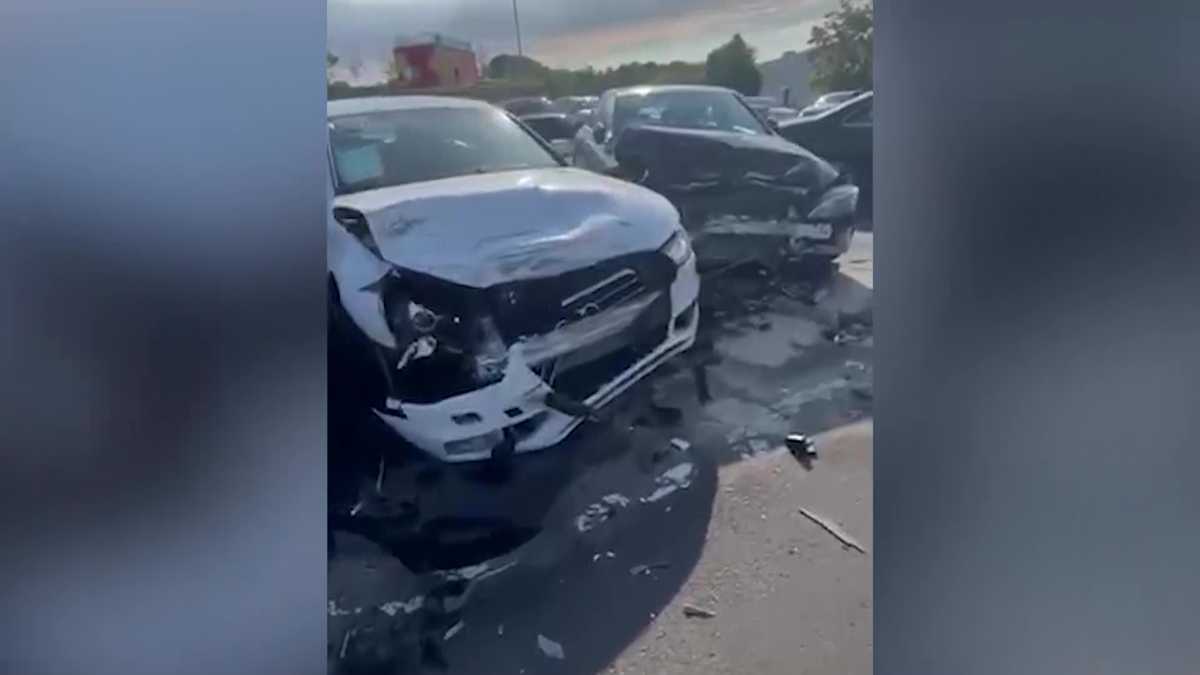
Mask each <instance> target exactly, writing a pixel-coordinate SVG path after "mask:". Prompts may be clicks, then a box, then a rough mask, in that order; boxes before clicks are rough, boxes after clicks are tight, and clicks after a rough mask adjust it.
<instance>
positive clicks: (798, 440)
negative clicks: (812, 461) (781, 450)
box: [787, 434, 817, 457]
mask: <svg viewBox="0 0 1200 675" xmlns="http://www.w3.org/2000/svg"><path fill="white" fill-rule="evenodd" d="M787 447H788V450H790V451H791V453H792V454H793V455H796V456H797V457H799V456H802V455H803V456H806V457H816V456H817V449H816V444H814V443H813V440H812V439H811V438H809V437H808V436H805V435H804V434H788V437H787Z"/></svg>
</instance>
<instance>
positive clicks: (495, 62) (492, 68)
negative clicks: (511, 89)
mask: <svg viewBox="0 0 1200 675" xmlns="http://www.w3.org/2000/svg"><path fill="white" fill-rule="evenodd" d="M549 70H550V69H549V68H547V67H546V66H544V65H542V64H541V63H538V62H537V61H535V60H533V59H531V58H529V57H528V56H517V55H515V54H501V55H499V56H497V57H496V58H494V59H492V60H491V61H490V62H489V63H488V67H487V71H488V77H491V78H495V79H498V80H530V79H537V78H541V77H545V76H546V73H547V72H549Z"/></svg>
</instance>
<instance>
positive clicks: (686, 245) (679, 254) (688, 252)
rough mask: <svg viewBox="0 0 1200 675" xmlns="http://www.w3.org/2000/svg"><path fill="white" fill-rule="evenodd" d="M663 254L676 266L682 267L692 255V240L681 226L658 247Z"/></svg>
mask: <svg viewBox="0 0 1200 675" xmlns="http://www.w3.org/2000/svg"><path fill="white" fill-rule="evenodd" d="M659 251H661V252H662V253H663V255H665V256H667V257H668V258H670V259H671V260H672V261H673V262H674V263H675V264H676V265H677V266H679V267H682V266H683V264H684V263H686V262H687V261H688V260H690V259H691V257H692V241H691V239H690V238H689V237H688V235H687V232H686V231H685V230H683V229H682V228H681V229H679V230H677V231H676V232H675V234H672V235H671V238H670V239H668V240H667V243H665V244H663V245H662V248H661V249H659Z"/></svg>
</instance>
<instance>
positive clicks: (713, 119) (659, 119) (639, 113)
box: [613, 90, 770, 135]
mask: <svg viewBox="0 0 1200 675" xmlns="http://www.w3.org/2000/svg"><path fill="white" fill-rule="evenodd" d="M636 123H643V124H655V125H659V126H667V127H675V128H681V129H705V130H711V131H731V132H735V133H743V134H747V135H769V134H770V131H769V129H768V127H767V126H766V125H765V124H764V123H763V121H762V119H761V118H759V117H758V115H755V114H754V112H753V111H752V110H751V109H750V108H749V107H748V106H747V105H746V104H745V103H743V102H742V101H741V100H740V99H739V98H738V97H737V96H734V95H733V94H732V93H729V92H724V91H697V90H679V91H657V92H656V91H650V92H649V93H632V92H631V93H626V94H623V95H621V96H619V97H618V98H617V100H616V105H615V108H614V110H613V131H614V132H615V133H620V132H621V130H623V129H624V128H625V127H626V126H628V125H630V124H636Z"/></svg>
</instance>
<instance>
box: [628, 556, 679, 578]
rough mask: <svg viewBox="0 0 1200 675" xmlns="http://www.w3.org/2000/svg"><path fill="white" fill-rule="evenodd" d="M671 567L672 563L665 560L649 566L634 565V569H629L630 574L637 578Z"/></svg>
mask: <svg viewBox="0 0 1200 675" xmlns="http://www.w3.org/2000/svg"><path fill="white" fill-rule="evenodd" d="M670 566H671V563H669V562H666V561H665V560H664V561H662V562H656V563H650V564H649V565H634V566H633V567H631V568H629V573H630V574H632V575H633V576H635V577H636V576H640V575H643V574H646V575H648V574H650V573H651V572H653V571H654V570H665V569H667V568H668V567H670Z"/></svg>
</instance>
